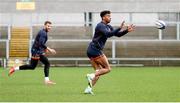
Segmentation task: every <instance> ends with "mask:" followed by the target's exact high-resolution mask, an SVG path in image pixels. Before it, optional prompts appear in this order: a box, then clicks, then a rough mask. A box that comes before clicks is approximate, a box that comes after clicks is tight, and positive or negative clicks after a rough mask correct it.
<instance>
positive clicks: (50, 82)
mask: <svg viewBox="0 0 180 103" xmlns="http://www.w3.org/2000/svg"><path fill="white" fill-rule="evenodd" d="M45 84H46V85H54V84H56V83H55V82H53V81H50V80H48V81H45Z"/></svg>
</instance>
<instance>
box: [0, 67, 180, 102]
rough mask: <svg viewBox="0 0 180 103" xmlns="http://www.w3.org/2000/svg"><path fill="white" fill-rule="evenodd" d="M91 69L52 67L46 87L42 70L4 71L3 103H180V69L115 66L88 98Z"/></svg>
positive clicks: (0, 85)
mask: <svg viewBox="0 0 180 103" xmlns="http://www.w3.org/2000/svg"><path fill="white" fill-rule="evenodd" d="M90 72H93V69H92V68H91V67H52V68H51V70H50V79H52V80H53V81H55V82H56V83H57V84H56V85H53V86H46V85H44V76H43V75H44V74H43V69H42V67H40V68H36V69H35V70H34V71H17V72H15V74H14V75H13V76H12V77H8V76H7V73H8V70H5V69H2V68H0V102H13V101H16V102H180V67H113V69H112V71H111V72H110V73H109V74H107V75H104V76H102V77H101V78H100V80H99V81H98V83H97V85H96V86H95V87H94V93H95V95H94V96H92V95H85V94H83V91H84V89H85V87H86V86H87V81H86V79H85V75H86V74H87V73H90Z"/></svg>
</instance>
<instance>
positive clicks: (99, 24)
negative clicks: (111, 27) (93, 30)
mask: <svg viewBox="0 0 180 103" xmlns="http://www.w3.org/2000/svg"><path fill="white" fill-rule="evenodd" d="M105 26H106V25H105V24H104V23H102V22H99V23H98V24H97V26H96V27H97V28H100V27H105Z"/></svg>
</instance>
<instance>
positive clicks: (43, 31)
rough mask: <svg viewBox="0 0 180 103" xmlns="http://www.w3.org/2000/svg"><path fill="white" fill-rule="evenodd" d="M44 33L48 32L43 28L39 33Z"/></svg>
mask: <svg viewBox="0 0 180 103" xmlns="http://www.w3.org/2000/svg"><path fill="white" fill-rule="evenodd" d="M44 33H46V31H45V30H44V29H41V30H39V32H38V34H39V35H41V34H44Z"/></svg>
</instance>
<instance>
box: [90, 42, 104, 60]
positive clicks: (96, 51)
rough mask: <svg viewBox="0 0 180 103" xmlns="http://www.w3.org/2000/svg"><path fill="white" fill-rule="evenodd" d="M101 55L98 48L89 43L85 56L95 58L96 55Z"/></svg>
mask: <svg viewBox="0 0 180 103" xmlns="http://www.w3.org/2000/svg"><path fill="white" fill-rule="evenodd" d="M101 55H103V52H102V51H101V50H99V49H97V48H96V47H94V46H93V45H89V46H88V49H87V56H88V57H89V58H90V59H92V58H96V57H98V56H101Z"/></svg>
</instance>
